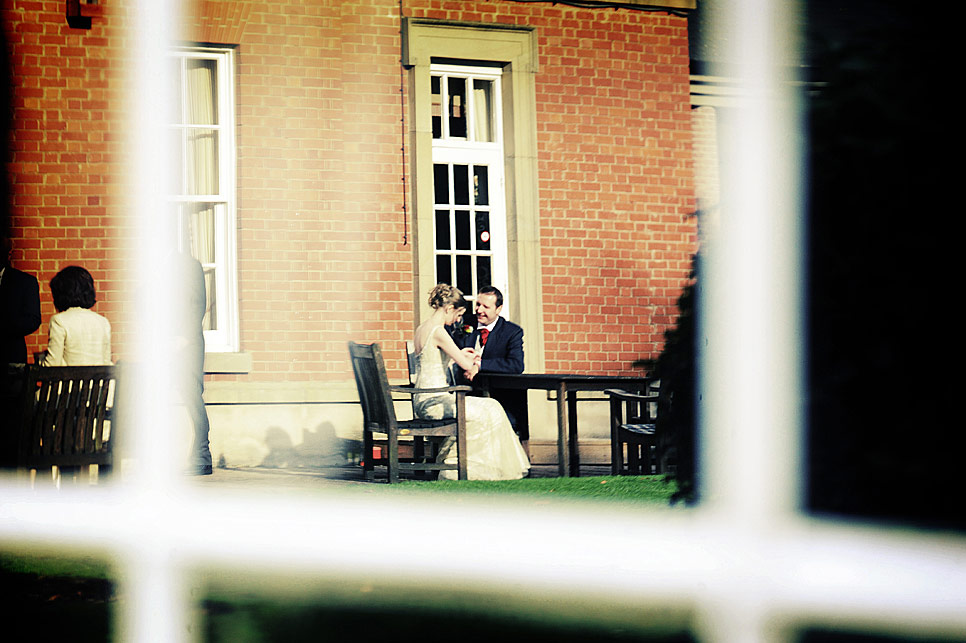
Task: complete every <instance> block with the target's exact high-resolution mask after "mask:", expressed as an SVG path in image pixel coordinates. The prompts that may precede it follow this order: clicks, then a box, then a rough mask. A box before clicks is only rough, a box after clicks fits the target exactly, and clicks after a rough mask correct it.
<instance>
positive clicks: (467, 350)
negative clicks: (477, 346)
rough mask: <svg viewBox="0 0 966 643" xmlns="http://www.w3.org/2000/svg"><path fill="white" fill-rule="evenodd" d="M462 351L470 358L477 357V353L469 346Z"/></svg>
mask: <svg viewBox="0 0 966 643" xmlns="http://www.w3.org/2000/svg"><path fill="white" fill-rule="evenodd" d="M461 350H462V352H463V353H465V354H466V355H467V356H468V357H473V358H475V357H476V351H475V350H473V349H472V348H470V347H469V346H467V347H466V348H463V349H461Z"/></svg>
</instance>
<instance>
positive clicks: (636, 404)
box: [605, 384, 663, 476]
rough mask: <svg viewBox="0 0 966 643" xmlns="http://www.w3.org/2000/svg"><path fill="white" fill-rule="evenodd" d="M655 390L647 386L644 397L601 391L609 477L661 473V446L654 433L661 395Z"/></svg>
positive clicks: (614, 390) (625, 392) (612, 390)
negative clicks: (606, 413)
mask: <svg viewBox="0 0 966 643" xmlns="http://www.w3.org/2000/svg"><path fill="white" fill-rule="evenodd" d="M657 387H658V385H657V384H653V385H651V386H650V387H649V390H648V392H647V394H646V395H641V394H638V393H630V392H628V391H622V390H620V389H608V390H607V391H605V393H607V396H608V397H609V398H610V447H611V460H610V463H611V464H610V467H611V474H612V475H615V476H618V475H637V476H639V475H651V474H653V473H662V472H663V464H662V461H663V458H662V454H661V453H660V449H661V443H660V441H659V440H658V437H659V436H658V433H657V413H658V409H659V408H660V406H661V404H660V400H661V396H660V393H658V392H656V391H655V389H657ZM625 448H626V449H627V458H626V460H625V457H624V450H625Z"/></svg>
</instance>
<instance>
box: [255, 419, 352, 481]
mask: <svg viewBox="0 0 966 643" xmlns="http://www.w3.org/2000/svg"><path fill="white" fill-rule="evenodd" d="M265 446H266V447H267V448H268V453H267V454H266V455H265V457H264V458H263V459H262V462H261V464H260V465H259V466H261V467H266V468H270V469H321V468H325V467H338V466H345V465H355V464H358V463H359V459H360V457H361V454H362V442H361V441H360V440H350V439H346V438H341V437H339V436H338V435H336V432H335V426H334V425H333V424H332V423H331V422H323V423H321V424H319V425H318V427H316V429H315V430H314V431H312V430H305V431H303V432H302V443H301V444H297V445H296V444H293V443H292V438H291V436H290V435H289V433H288V432H287V431H285V430H284V429H281V428H279V427H277V426H273V427H269V428H268V430H266V431H265Z"/></svg>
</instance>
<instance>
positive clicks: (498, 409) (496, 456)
mask: <svg viewBox="0 0 966 643" xmlns="http://www.w3.org/2000/svg"><path fill="white" fill-rule="evenodd" d="M451 364H452V359H451V358H450V357H449V355H446V354H445V353H444V352H443V351H442V350H441V349H439V348H427V347H424V348H423V350H422V351H420V353H419V354H418V355H417V356H416V388H439V387H444V386H449V385H450V384H451V382H450V381H449V378H448V377H447V373H448V372H449V367H450V365H451ZM413 408H414V409H415V412H416V415H417V417H420V418H423V419H426V420H440V419H443V418H451V417H454V416H455V415H456V394H455V393H433V394H426V393H424V394H420V395H416V396H414V400H413ZM466 451H467V460H466V473H467V477H468V478H469V479H470V480H515V479H518V478H522V477H523V476H524V475H525V474H526V472H527V471H529V469H530V461H529V460H528V459H527V454H526V452H524V450H523V447H522V446H520V441H519V439H517V436H516V433H514V432H513V427H511V426H510V421H509V420H508V419H507V417H506V412H505V411H504V410H503V407H502V406H500V403H499V402H497V401H496V400H494V399H493V398H490V397H472V396H469V395H467V396H466ZM440 458H442V459H443V460H444V461H445V462H446V463H447V464H456V441H455V440H454V439H452V438H448V439H447V440H446V442H445V443H444V445H443V448H442V450H441V452H440ZM439 477H440V479H441V480H444V479H445V480H456V479H457V472H456V471H455V470H448V471H440V472H439Z"/></svg>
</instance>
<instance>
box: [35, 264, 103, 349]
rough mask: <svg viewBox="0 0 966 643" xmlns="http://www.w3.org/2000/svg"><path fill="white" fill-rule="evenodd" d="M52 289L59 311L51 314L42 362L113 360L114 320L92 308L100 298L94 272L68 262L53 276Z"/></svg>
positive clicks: (55, 304)
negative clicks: (97, 295) (112, 331)
mask: <svg viewBox="0 0 966 643" xmlns="http://www.w3.org/2000/svg"><path fill="white" fill-rule="evenodd" d="M50 293H51V294H52V295H53V297H54V308H56V309H57V314H56V315H54V316H53V317H51V318H50V338H49V340H48V342H47V350H46V351H45V352H44V355H43V357H41V359H40V364H41V365H43V366H100V365H104V364H111V363H112V360H111V323H110V322H109V321H107V319H106V318H105V317H102V316H101V315H98V314H97V313H95V312H94V311H92V310H91V308H92V307H93V306H94V303H95V302H96V301H97V297H96V295H95V292H94V278H93V277H91V273H89V272H87V270H85V269H84V268H81V267H80V266H67V267H66V268H64V269H63V270H61V271H60V272H58V273H57V274H56V275H54V278H53V279H51V280H50Z"/></svg>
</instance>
